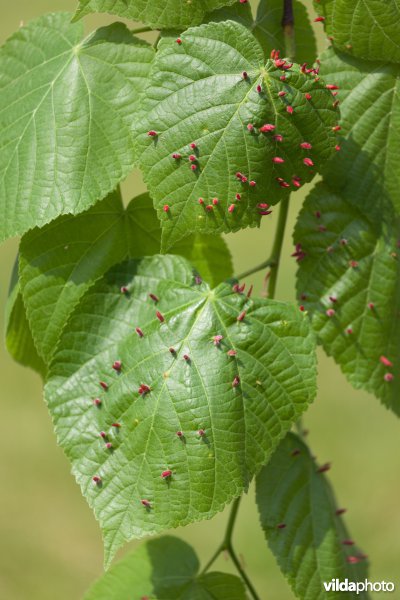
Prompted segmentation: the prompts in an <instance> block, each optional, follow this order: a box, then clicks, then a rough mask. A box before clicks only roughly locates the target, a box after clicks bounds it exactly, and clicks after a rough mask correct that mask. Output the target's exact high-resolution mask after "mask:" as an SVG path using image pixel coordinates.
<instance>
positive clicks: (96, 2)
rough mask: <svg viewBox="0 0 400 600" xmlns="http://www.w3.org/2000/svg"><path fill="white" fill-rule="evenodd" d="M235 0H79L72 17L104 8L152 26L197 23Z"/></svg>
mask: <svg viewBox="0 0 400 600" xmlns="http://www.w3.org/2000/svg"><path fill="white" fill-rule="evenodd" d="M235 2H237V0H191V1H190V2H188V1H187V0H79V6H78V9H77V11H76V14H75V17H74V20H77V19H80V18H82V17H84V16H85V15H89V14H91V13H93V12H106V13H110V14H112V15H118V16H119V17H124V18H125V19H133V20H134V21H142V22H143V23H147V24H148V25H150V26H151V27H152V28H153V29H170V28H171V29H173V28H180V29H182V28H185V27H188V26H189V25H198V24H199V23H201V22H202V20H203V18H204V15H205V14H206V13H208V12H211V11H212V10H215V9H217V8H221V7H222V6H226V5H228V4H234V3H235Z"/></svg>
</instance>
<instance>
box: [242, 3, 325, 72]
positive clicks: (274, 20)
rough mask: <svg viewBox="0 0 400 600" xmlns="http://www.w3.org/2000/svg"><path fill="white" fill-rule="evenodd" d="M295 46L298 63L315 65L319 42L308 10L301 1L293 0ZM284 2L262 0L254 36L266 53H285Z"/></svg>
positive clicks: (255, 23) (258, 9)
mask: <svg viewBox="0 0 400 600" xmlns="http://www.w3.org/2000/svg"><path fill="white" fill-rule="evenodd" d="M292 5H293V17H294V29H293V36H294V44H295V49H296V61H297V62H299V63H304V62H309V63H313V62H314V61H315V58H316V56H317V42H316V39H315V34H314V31H313V28H312V27H311V23H310V18H309V16H308V13H307V8H306V7H305V6H304V4H303V3H302V2H300V0H293V3H292ZM282 16H283V2H282V0H260V3H259V5H258V8H257V16H256V19H255V22H254V29H253V30H254V35H255V36H256V37H257V39H258V40H259V42H260V44H261V46H262V47H263V48H264V51H265V52H266V53H268V54H269V53H270V52H271V50H272V49H274V48H275V49H277V50H281V52H282V53H284V52H285V39H284V32H283V28H282Z"/></svg>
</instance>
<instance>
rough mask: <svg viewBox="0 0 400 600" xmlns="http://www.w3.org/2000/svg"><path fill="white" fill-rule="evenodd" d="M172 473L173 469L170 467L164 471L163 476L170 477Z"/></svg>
mask: <svg viewBox="0 0 400 600" xmlns="http://www.w3.org/2000/svg"><path fill="white" fill-rule="evenodd" d="M171 475H172V471H171V470H170V469H166V470H165V471H163V472H162V473H161V478H162V479H169V478H170V477H171Z"/></svg>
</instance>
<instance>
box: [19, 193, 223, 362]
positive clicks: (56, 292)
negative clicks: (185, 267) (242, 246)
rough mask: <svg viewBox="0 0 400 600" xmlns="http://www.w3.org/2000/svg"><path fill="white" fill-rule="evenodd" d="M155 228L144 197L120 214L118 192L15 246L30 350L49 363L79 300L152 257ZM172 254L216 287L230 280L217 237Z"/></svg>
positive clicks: (188, 243) (157, 239) (190, 242)
mask: <svg viewBox="0 0 400 600" xmlns="http://www.w3.org/2000/svg"><path fill="white" fill-rule="evenodd" d="M160 243H161V229H160V225H159V221H158V219H157V216H156V213H155V211H154V208H153V206H152V203H151V199H150V197H149V196H148V194H143V195H142V196H139V197H138V198H135V199H134V200H132V201H131V203H130V204H129V206H128V208H127V209H126V210H125V209H124V207H123V204H122V199H121V195H120V192H119V190H118V191H116V192H114V193H112V194H110V195H109V197H107V198H106V199H105V200H103V201H102V202H99V203H98V204H96V205H95V206H94V207H92V208H90V209H89V210H87V211H86V212H84V213H81V214H80V215H77V216H72V215H68V216H62V217H59V218H58V219H56V220H55V221H53V222H52V223H50V224H49V225H47V226H46V227H44V228H42V229H35V230H33V231H31V232H29V233H28V234H26V235H25V236H24V237H23V239H22V242H21V247H20V277H21V289H22V292H23V296H24V302H25V305H26V308H27V314H28V319H29V322H30V324H31V328H32V333H33V337H34V340H35V342H36V346H37V348H38V350H39V352H40V354H41V356H42V357H43V358H44V359H45V361H46V363H48V362H49V361H50V358H51V356H52V355H53V353H54V350H55V347H56V346H57V343H58V340H59V337H60V335H61V332H62V330H63V328H64V326H65V324H66V322H67V321H68V318H69V316H70V315H71V313H72V312H73V310H74V308H75V306H76V305H77V304H78V302H79V299H80V298H81V297H82V296H83V294H84V293H85V292H86V290H87V289H88V288H89V287H90V286H91V285H93V283H94V282H95V281H96V280H97V279H99V278H100V277H101V276H102V275H104V273H105V272H106V271H107V270H108V269H109V268H110V267H112V266H113V265H115V264H117V263H119V262H122V261H123V260H125V259H126V258H128V257H131V258H137V257H140V256H145V255H151V254H157V253H158V252H159V250H160ZM174 252H175V253H176V254H180V255H182V256H185V257H187V258H189V259H190V260H191V261H192V262H193V264H194V265H195V266H196V267H197V268H198V269H201V270H202V272H204V274H205V275H206V276H207V277H209V278H210V281H212V282H213V283H215V284H217V283H219V282H220V281H222V280H224V279H227V278H229V277H231V275H232V262H231V258H230V254H229V250H228V248H227V246H226V244H225V242H224V241H223V240H222V239H221V237H220V236H214V237H212V238H211V236H205V237H204V238H201V237H200V236H192V237H191V238H187V239H185V240H184V241H183V242H182V243H180V244H179V246H176V247H174Z"/></svg>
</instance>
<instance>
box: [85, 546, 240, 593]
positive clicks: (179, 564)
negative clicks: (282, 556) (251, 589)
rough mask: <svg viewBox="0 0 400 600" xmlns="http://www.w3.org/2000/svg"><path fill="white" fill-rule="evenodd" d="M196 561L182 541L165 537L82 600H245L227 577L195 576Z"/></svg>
mask: <svg viewBox="0 0 400 600" xmlns="http://www.w3.org/2000/svg"><path fill="white" fill-rule="evenodd" d="M199 566H200V565H199V560H198V558H197V556H196V553H195V552H194V550H193V548H192V547H191V546H189V544H186V543H185V542H183V541H182V540H180V539H178V538H175V537H172V536H165V537H162V538H159V539H156V540H150V541H148V542H146V543H144V544H142V545H141V546H140V547H139V548H138V550H135V551H134V552H130V553H129V554H127V555H125V556H124V558H123V559H122V560H120V561H119V562H118V563H117V564H116V565H114V566H113V567H111V569H110V570H109V571H108V572H107V573H106V574H105V575H103V576H102V577H101V578H100V579H99V580H98V581H97V582H96V583H95V584H94V585H93V586H92V587H91V589H90V590H89V591H88V593H87V594H86V595H85V598H84V600H121V599H122V598H130V597H131V595H132V591H134V592H135V598H150V597H151V598H154V599H157V600H172V599H173V600H226V599H227V598H229V600H246V598H247V596H246V593H245V590H244V587H243V583H242V582H241V580H240V579H239V578H238V577H236V576H235V575H228V574H227V573H207V574H206V575H198V571H199Z"/></svg>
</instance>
